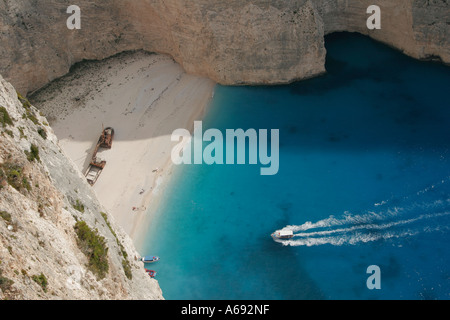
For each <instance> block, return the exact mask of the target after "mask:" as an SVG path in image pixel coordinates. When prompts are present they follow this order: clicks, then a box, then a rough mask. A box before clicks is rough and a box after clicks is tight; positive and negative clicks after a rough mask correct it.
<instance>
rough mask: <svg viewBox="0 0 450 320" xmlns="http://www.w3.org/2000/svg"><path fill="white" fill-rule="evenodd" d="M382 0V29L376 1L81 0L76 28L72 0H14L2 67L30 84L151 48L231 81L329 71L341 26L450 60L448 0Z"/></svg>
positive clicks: (24, 88) (2, 16)
mask: <svg viewBox="0 0 450 320" xmlns="http://www.w3.org/2000/svg"><path fill="white" fill-rule="evenodd" d="M376 2H377V3H376V4H377V5H379V6H380V7H381V10H382V29H381V30H373V31H370V30H368V29H367V28H366V19H367V18H368V14H367V13H366V9H367V7H368V6H369V5H371V4H375V3H373V1H370V0H315V1H312V0H298V1H284V0H252V1H250V0H229V1H222V0H195V1H183V0H164V1H162V0H139V1H137V0H104V1H97V2H94V1H87V0H80V1H78V2H77V5H78V6H79V7H80V8H81V10H82V11H81V25H82V27H81V30H68V29H67V27H66V19H67V18H68V16H69V15H68V14H67V13H66V9H67V6H68V4H67V2H65V1H62V0H46V1H31V0H5V1H3V2H1V3H0V36H1V46H0V73H2V74H3V75H4V76H5V77H6V79H7V80H10V81H11V82H12V83H13V85H15V86H16V88H17V89H18V90H19V91H21V92H23V93H27V92H29V91H32V90H35V89H38V88H40V87H42V86H43V85H45V84H46V83H48V82H50V81H51V80H53V79H55V78H57V77H59V76H62V75H64V74H65V73H67V72H68V70H69V68H70V66H71V65H73V64H74V63H75V62H78V61H80V60H82V59H102V58H105V57H108V56H111V55H114V54H116V53H118V52H121V51H125V50H135V49H143V50H148V51H153V52H160V53H167V54H170V55H172V56H173V57H174V58H175V60H177V62H179V63H180V64H181V65H182V66H183V67H184V68H185V69H186V71H187V72H189V73H194V74H197V75H202V76H208V77H210V78H211V79H213V80H214V81H216V82H219V83H222V84H273V83H284V82H289V81H292V80H295V79H304V78H308V77H312V76H315V75H318V74H320V73H323V72H324V71H325V69H324V62H325V55H326V51H325V48H324V43H323V37H324V35H325V34H327V33H330V32H333V31H351V32H361V33H364V34H368V35H370V36H371V37H373V38H375V39H377V40H380V41H383V42H385V43H387V44H390V45H392V46H394V47H397V48H398V49H400V50H402V51H404V52H405V53H406V54H408V55H411V56H413V57H415V58H424V59H427V58H438V59H440V60H442V61H443V62H445V63H450V44H449V41H450V40H449V38H450V37H449V34H450V21H449V19H450V14H449V12H450V4H449V2H448V1H446V0H433V1H429V0H399V1H395V2H393V1H390V0H378V1H376Z"/></svg>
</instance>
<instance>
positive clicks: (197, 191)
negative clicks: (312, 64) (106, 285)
mask: <svg viewBox="0 0 450 320" xmlns="http://www.w3.org/2000/svg"><path fill="white" fill-rule="evenodd" d="M326 45H327V50H328V57H327V71H328V73H327V74H326V75H324V76H322V77H318V78H315V79H312V80H308V81H302V82H298V83H294V84H291V85H285V86H273V87H226V86H220V85H218V86H217V87H216V91H215V97H214V99H213V101H212V105H211V107H210V111H209V112H208V114H207V115H206V117H205V118H204V120H203V127H204V129H207V128H218V129H221V130H222V132H223V133H224V134H225V129H237V128H242V129H244V130H246V129H249V128H255V129H279V130H280V170H279V172H278V174H277V175H275V176H261V175H260V171H259V170H260V167H261V165H211V166H209V165H182V166H179V167H177V168H176V170H175V173H174V177H173V179H172V182H171V183H170V185H169V186H168V187H167V190H166V192H165V194H164V200H163V203H162V205H161V206H160V207H159V208H158V210H157V212H156V213H155V216H156V218H155V220H154V222H153V223H152V224H151V226H149V230H148V237H147V239H146V241H145V244H144V245H143V248H141V251H142V252H143V253H145V254H153V255H159V256H160V257H161V260H160V261H159V262H157V263H156V264H154V265H149V266H148V267H149V268H151V269H154V270H156V271H157V272H158V274H157V277H156V278H157V280H158V281H159V283H160V286H161V288H162V290H163V295H164V297H165V298H166V299H449V298H450V295H449V294H450V267H449V266H450V253H449V249H448V245H449V244H450V241H449V240H450V230H449V226H450V103H449V100H448V91H449V88H450V68H449V67H445V66H442V65H438V64H435V63H428V62H419V61H415V60H413V59H411V58H408V57H406V56H404V55H403V54H401V53H399V52H397V51H395V50H393V49H391V48H388V47H386V46H384V45H382V44H379V43H376V42H374V41H372V40H371V39H369V38H366V37H363V36H361V35H357V34H333V35H331V36H328V37H327V39H326ZM308 222H310V223H308ZM286 226H292V227H291V228H292V229H294V230H295V231H296V237H294V238H293V239H292V240H291V241H289V242H287V241H286V242H284V243H277V242H275V241H273V240H272V238H271V237H270V234H271V233H272V232H274V231H275V230H278V229H282V228H284V227H286ZM370 265H377V266H379V267H380V270H381V289H379V290H377V289H374V290H369V289H368V288H367V286H366V280H367V278H368V277H369V276H370V274H367V273H366V270H367V267H368V266H370Z"/></svg>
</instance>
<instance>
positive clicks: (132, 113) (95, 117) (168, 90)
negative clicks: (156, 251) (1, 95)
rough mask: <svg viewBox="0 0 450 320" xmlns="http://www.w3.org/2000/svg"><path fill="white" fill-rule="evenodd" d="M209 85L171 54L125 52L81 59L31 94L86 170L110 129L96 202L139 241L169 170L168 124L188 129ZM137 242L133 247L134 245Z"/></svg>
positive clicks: (205, 102)
mask: <svg viewBox="0 0 450 320" xmlns="http://www.w3.org/2000/svg"><path fill="white" fill-rule="evenodd" d="M214 86H215V83H214V82H213V81H211V80H209V79H207V78H201V77H197V76H192V75H189V74H187V73H186V72H184V70H183V69H182V68H181V66H180V65H178V64H177V63H176V62H175V61H174V60H173V59H172V58H170V57H168V56H165V55H160V54H149V53H146V52H134V53H124V54H120V55H117V56H114V57H111V58H109V59H106V60H102V61H95V62H87V63H85V64H82V65H80V66H78V67H77V68H75V70H74V71H73V72H71V73H70V74H68V75H66V76H65V77H63V78H61V79H59V80H56V81H54V82H53V83H51V84H50V85H48V86H46V87H45V88H44V89H42V90H40V91H38V92H36V93H35V94H34V95H33V96H32V97H31V98H30V100H31V101H32V103H33V104H34V105H35V106H36V107H37V108H39V109H40V110H41V111H42V112H43V113H44V114H45V115H46V117H47V118H48V119H49V122H50V125H51V126H52V128H53V130H54V131H55V133H56V135H57V136H58V138H59V141H60V145H61V147H62V148H63V149H64V151H65V152H66V153H67V155H68V156H69V157H70V158H71V159H72V160H73V161H74V162H75V163H76V165H77V166H78V168H79V169H80V170H81V171H82V172H83V173H84V172H85V170H86V169H87V165H88V163H89V160H90V158H91V156H92V152H93V149H94V145H95V144H96V142H97V140H98V137H99V135H100V133H101V130H102V125H103V126H104V127H109V126H111V127H113V128H114V129H115V138H114V142H113V146H112V149H111V150H108V151H107V152H105V153H104V154H102V156H103V157H104V158H106V160H107V164H106V167H105V169H104V170H103V172H102V173H101V175H100V177H99V179H98V181H97V183H96V184H95V185H94V186H93V188H94V190H95V192H96V194H97V197H98V199H99V200H100V202H101V203H102V205H103V206H104V207H105V208H106V209H107V210H108V211H109V213H110V214H111V215H112V216H113V217H114V219H115V220H116V221H117V223H118V224H119V225H120V226H121V227H122V228H123V229H124V231H125V232H127V233H128V235H129V236H130V237H131V238H132V239H133V241H134V242H135V243H136V242H139V240H142V239H143V238H144V237H143V235H142V233H143V232H144V231H145V229H146V228H144V227H146V226H147V225H148V224H149V223H151V220H152V216H151V211H152V210H149V208H150V207H152V206H153V205H157V203H158V201H159V198H160V197H159V195H160V193H161V192H162V191H163V189H164V186H165V185H166V184H167V183H168V181H169V180H170V176H171V172H172V170H171V168H172V163H171V158H170V155H171V149H172V147H173V146H174V145H175V144H176V143H174V142H171V140H170V138H171V134H172V132H173V130H175V129H178V128H185V129H188V130H192V124H193V122H194V120H199V119H201V118H202V116H203V115H204V113H205V109H206V107H207V106H208V105H209V102H210V100H211V98H212V95H213V92H214ZM136 247H139V246H138V245H136Z"/></svg>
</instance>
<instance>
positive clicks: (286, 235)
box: [272, 229, 294, 239]
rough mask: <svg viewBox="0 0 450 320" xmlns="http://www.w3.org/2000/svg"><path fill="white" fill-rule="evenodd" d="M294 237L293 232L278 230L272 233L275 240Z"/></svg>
mask: <svg viewBox="0 0 450 320" xmlns="http://www.w3.org/2000/svg"><path fill="white" fill-rule="evenodd" d="M292 237H294V232H293V231H292V230H287V229H283V230H278V231H275V232H274V233H272V238H274V239H291V238H292Z"/></svg>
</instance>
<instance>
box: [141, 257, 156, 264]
mask: <svg viewBox="0 0 450 320" xmlns="http://www.w3.org/2000/svg"><path fill="white" fill-rule="evenodd" d="M158 260H159V257H157V256H145V257H142V258H141V261H142V262H144V263H153V262H156V261H158Z"/></svg>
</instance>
